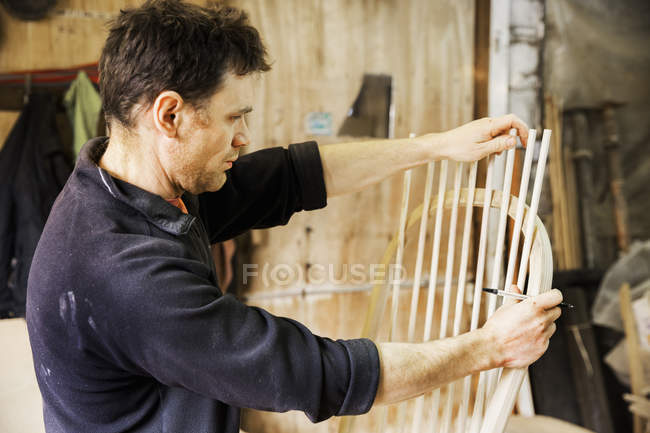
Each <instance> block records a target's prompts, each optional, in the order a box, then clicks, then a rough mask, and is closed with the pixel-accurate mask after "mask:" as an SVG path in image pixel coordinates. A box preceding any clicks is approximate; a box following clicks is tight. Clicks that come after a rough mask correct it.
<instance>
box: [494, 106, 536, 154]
mask: <svg viewBox="0 0 650 433" xmlns="http://www.w3.org/2000/svg"><path fill="white" fill-rule="evenodd" d="M490 120H491V122H490V124H491V125H490V127H491V128H490V135H491V136H492V137H497V136H500V135H507V134H508V132H510V130H511V129H512V128H515V129H516V130H517V135H518V136H519V138H520V139H521V143H522V144H523V145H524V146H525V145H526V143H527V142H528V126H526V124H525V123H524V122H523V121H522V120H521V119H520V118H518V117H517V116H515V115H514V114H507V115H505V116H501V117H494V118H492V119H490ZM502 150H503V149H502Z"/></svg>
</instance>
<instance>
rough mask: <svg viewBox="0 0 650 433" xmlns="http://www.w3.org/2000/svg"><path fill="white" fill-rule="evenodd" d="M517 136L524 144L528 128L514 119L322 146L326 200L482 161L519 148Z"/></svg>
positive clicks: (496, 119)
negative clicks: (427, 166)
mask: <svg viewBox="0 0 650 433" xmlns="http://www.w3.org/2000/svg"><path fill="white" fill-rule="evenodd" d="M511 128H515V129H516V130H517V131H518V135H519V137H521V141H522V143H525V142H526V139H527V137H528V128H527V127H526V125H525V124H524V123H523V122H522V121H521V120H519V119H518V118H517V117H516V116H514V115H512V114H510V115H507V116H502V117H498V118H484V119H479V120H475V121H473V122H470V123H467V124H465V125H462V126H460V127H458V128H455V129H452V130H451V131H446V132H441V133H437V134H425V135H421V136H419V137H414V138H406V139H391V140H370V141H365V142H354V143H339V144H330V145H327V146H320V147H319V151H320V155H321V161H322V164H323V175H324V177H325V186H326V188H327V196H328V197H334V196H336V195H340V194H346V193H350V192H355V191H359V190H361V189H363V188H366V187H367V186H369V185H372V184H374V183H377V182H379V181H381V180H383V179H385V178H387V177H388V176H390V175H392V174H395V173H397V172H399V171H401V170H405V169H407V168H411V167H414V166H416V165H420V164H424V163H426V162H429V161H435V160H438V159H451V160H454V161H463V162H466V161H477V160H479V159H481V158H484V157H485V156H487V155H489V154H490V153H494V152H502V151H503V150H506V149H510V148H512V147H514V146H515V144H516V139H515V138H514V137H511V136H509V135H508V133H509V131H510V129H511Z"/></svg>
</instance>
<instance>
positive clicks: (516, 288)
mask: <svg viewBox="0 0 650 433" xmlns="http://www.w3.org/2000/svg"><path fill="white" fill-rule="evenodd" d="M510 291H511V292H513V293H518V294H520V295H521V289H520V288H519V287H517V285H516V284H513V285H512V286H510Z"/></svg>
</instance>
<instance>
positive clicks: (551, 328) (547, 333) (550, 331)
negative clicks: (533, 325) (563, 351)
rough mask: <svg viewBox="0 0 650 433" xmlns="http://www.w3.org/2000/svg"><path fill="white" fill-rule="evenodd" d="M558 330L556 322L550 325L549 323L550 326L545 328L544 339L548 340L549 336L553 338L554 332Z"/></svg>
mask: <svg viewBox="0 0 650 433" xmlns="http://www.w3.org/2000/svg"><path fill="white" fill-rule="evenodd" d="M556 330H557V325H556V324H555V323H551V324H550V325H548V327H547V328H546V329H545V330H544V334H543V336H544V339H545V340H548V339H549V338H551V337H552V336H553V334H555V331H556Z"/></svg>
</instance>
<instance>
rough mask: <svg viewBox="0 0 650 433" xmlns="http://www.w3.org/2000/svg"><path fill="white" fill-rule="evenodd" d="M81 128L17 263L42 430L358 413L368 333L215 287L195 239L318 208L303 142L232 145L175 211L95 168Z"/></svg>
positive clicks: (95, 156) (368, 393) (216, 237)
mask: <svg viewBox="0 0 650 433" xmlns="http://www.w3.org/2000/svg"><path fill="white" fill-rule="evenodd" d="M107 143H108V141H107V139H106V138H97V139H94V140H91V141H90V142H88V143H87V144H86V145H85V147H84V149H83V150H82V153H81V155H80V158H79V161H78V163H77V166H76V167H75V169H74V172H73V174H72V175H71V177H70V179H69V180H68V182H67V184H66V186H65V187H64V189H63V191H62V192H61V194H60V195H59V197H58V198H57V200H56V202H55V204H54V206H53V208H52V212H51V213H50V216H49V219H48V221H47V224H46V226H45V230H44V232H43V235H42V237H41V239H40V241H39V244H38V247H37V250H36V253H35V256H34V260H33V263H32V268H31V272H30V276H29V286H28V297H27V324H28V329H29V336H30V341H31V345H32V350H33V353H34V367H35V369H36V376H37V378H38V383H39V386H40V389H41V393H42V395H43V403H44V415H45V425H46V430H47V431H48V432H50V433H51V432H57V433H58V432H65V433H72V432H79V433H104V432H126V431H129V432H170V433H202V432H210V433H212V432H233V433H234V432H237V431H238V428H239V418H240V409H239V408H241V407H249V408H255V409H262V410H270V411H287V410H294V409H295V410H301V411H303V412H305V414H306V415H307V416H308V417H309V418H310V419H311V420H312V421H315V422H316V421H320V420H324V419H326V418H329V417H331V416H332V415H348V414H360V413H364V412H366V411H368V410H369V409H370V407H371V405H372V402H373V400H374V397H375V394H376V390H377V384H378V380H379V358H378V354H377V349H376V347H375V345H374V344H373V343H372V342H371V341H369V340H364V339H360V340H347V341H341V340H339V341H332V340H330V339H327V338H321V337H318V336H315V335H313V334H312V333H311V332H310V331H309V330H308V329H307V328H305V327H304V326H303V325H301V324H300V323H298V322H296V321H293V320H290V319H286V318H279V317H275V316H273V315H271V314H269V313H268V312H266V311H264V310H262V309H259V308H255V307H249V306H246V305H243V304H242V303H240V302H238V301H237V300H236V299H234V298H233V297H232V296H229V295H225V296H224V295H223V294H222V293H221V291H220V290H219V287H218V283H217V279H216V273H215V269H214V264H213V261H212V256H211V254H210V249H209V244H210V243H212V242H216V241H220V240H224V239H229V238H231V237H233V236H235V235H237V234H238V233H240V232H242V231H245V230H247V229H250V228H262V227H271V226H274V225H278V224H286V223H287V222H288V221H289V218H290V217H291V215H292V214H293V213H294V212H297V211H301V210H310V209H317V208H320V207H323V206H325V204H326V193H325V185H324V181H323V173H322V166H321V161H320V157H319V153H318V149H317V146H316V144H315V143H313V142H310V143H303V144H297V145H292V146H290V147H289V149H288V150H285V149H282V148H273V149H267V150H262V151H259V152H254V153H251V154H249V155H246V156H244V157H242V158H240V160H239V161H237V162H236V163H235V164H234V165H233V167H232V169H231V170H230V171H229V172H228V180H227V182H226V184H225V185H224V187H223V188H222V189H221V190H219V191H217V192H214V193H205V194H201V195H199V196H192V195H189V194H185V195H184V196H183V201H184V202H185V204H186V206H187V208H188V211H189V214H188V215H186V214H183V213H182V212H181V211H180V210H179V209H178V208H176V207H174V206H172V205H171V204H169V203H167V202H166V201H165V200H163V199H162V198H161V197H159V196H157V195H154V194H151V193H149V192H146V191H144V190H142V189H140V188H137V187H135V186H134V185H131V184H129V183H126V182H123V181H120V180H118V179H115V178H113V177H111V176H110V175H109V174H108V173H107V172H106V171H104V170H102V169H101V168H99V167H98V166H97V161H99V159H100V158H101V155H102V154H103V153H104V151H105V149H106V146H107Z"/></svg>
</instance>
